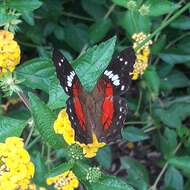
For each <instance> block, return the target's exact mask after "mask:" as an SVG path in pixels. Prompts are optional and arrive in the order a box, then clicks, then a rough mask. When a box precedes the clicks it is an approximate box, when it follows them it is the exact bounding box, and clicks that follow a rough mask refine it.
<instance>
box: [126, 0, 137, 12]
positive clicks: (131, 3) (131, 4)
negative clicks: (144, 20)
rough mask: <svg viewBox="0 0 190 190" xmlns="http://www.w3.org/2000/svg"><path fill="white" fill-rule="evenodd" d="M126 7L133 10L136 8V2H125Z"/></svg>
mask: <svg viewBox="0 0 190 190" xmlns="http://www.w3.org/2000/svg"><path fill="white" fill-rule="evenodd" d="M127 8H128V9H129V10H135V9H137V3H136V2H135V1H133V0H131V1H128V2H127Z"/></svg>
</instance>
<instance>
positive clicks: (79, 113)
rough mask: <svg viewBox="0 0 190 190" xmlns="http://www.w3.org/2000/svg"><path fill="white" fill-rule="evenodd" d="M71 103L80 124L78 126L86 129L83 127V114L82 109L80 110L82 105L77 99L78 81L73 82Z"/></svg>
mask: <svg viewBox="0 0 190 190" xmlns="http://www.w3.org/2000/svg"><path fill="white" fill-rule="evenodd" d="M73 97H74V98H73V104H74V109H75V113H76V115H77V118H78V120H79V124H80V127H81V128H82V129H83V130H86V129H85V126H84V124H85V118H84V114H83V110H82V106H81V103H80V100H79V96H78V83H77V82H75V83H74V84H73Z"/></svg>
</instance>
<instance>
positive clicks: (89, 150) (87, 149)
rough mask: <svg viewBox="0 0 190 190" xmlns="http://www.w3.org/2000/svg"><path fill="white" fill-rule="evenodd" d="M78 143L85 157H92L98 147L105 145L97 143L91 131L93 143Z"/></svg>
mask: <svg viewBox="0 0 190 190" xmlns="http://www.w3.org/2000/svg"><path fill="white" fill-rule="evenodd" d="M79 145H80V146H81V147H82V148H83V154H84V156H85V157H86V158H92V157H94V156H96V152H97V151H98V149H99V148H102V147H103V146H105V143H99V142H98V140H97V138H96V135H95V134H94V133H93V143H91V144H80V143H79Z"/></svg>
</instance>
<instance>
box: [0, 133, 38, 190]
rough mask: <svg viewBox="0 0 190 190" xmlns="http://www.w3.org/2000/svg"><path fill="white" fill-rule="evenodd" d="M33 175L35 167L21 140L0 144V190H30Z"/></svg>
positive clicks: (10, 138) (14, 138)
mask: <svg viewBox="0 0 190 190" xmlns="http://www.w3.org/2000/svg"><path fill="white" fill-rule="evenodd" d="M33 175H34V165H33V163H32V162H31V161H30V156H29V154H28V152H27V151H26V150H25V149H24V143H23V140H22V139H21V138H18V137H9V138H7V139H6V141H5V143H0V190H5V189H6V190H18V189H21V190H28V188H29V185H30V182H31V178H32V177H33Z"/></svg>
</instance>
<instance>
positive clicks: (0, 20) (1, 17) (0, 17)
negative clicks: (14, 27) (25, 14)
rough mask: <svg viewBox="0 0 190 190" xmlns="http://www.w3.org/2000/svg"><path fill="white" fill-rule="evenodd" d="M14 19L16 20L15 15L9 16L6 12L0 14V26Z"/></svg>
mask: <svg viewBox="0 0 190 190" xmlns="http://www.w3.org/2000/svg"><path fill="white" fill-rule="evenodd" d="M0 6H1V4H0ZM15 19H17V16H15V15H10V14H8V13H6V12H0V26H4V25H5V24H6V23H10V22H11V21H12V20H15Z"/></svg>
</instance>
